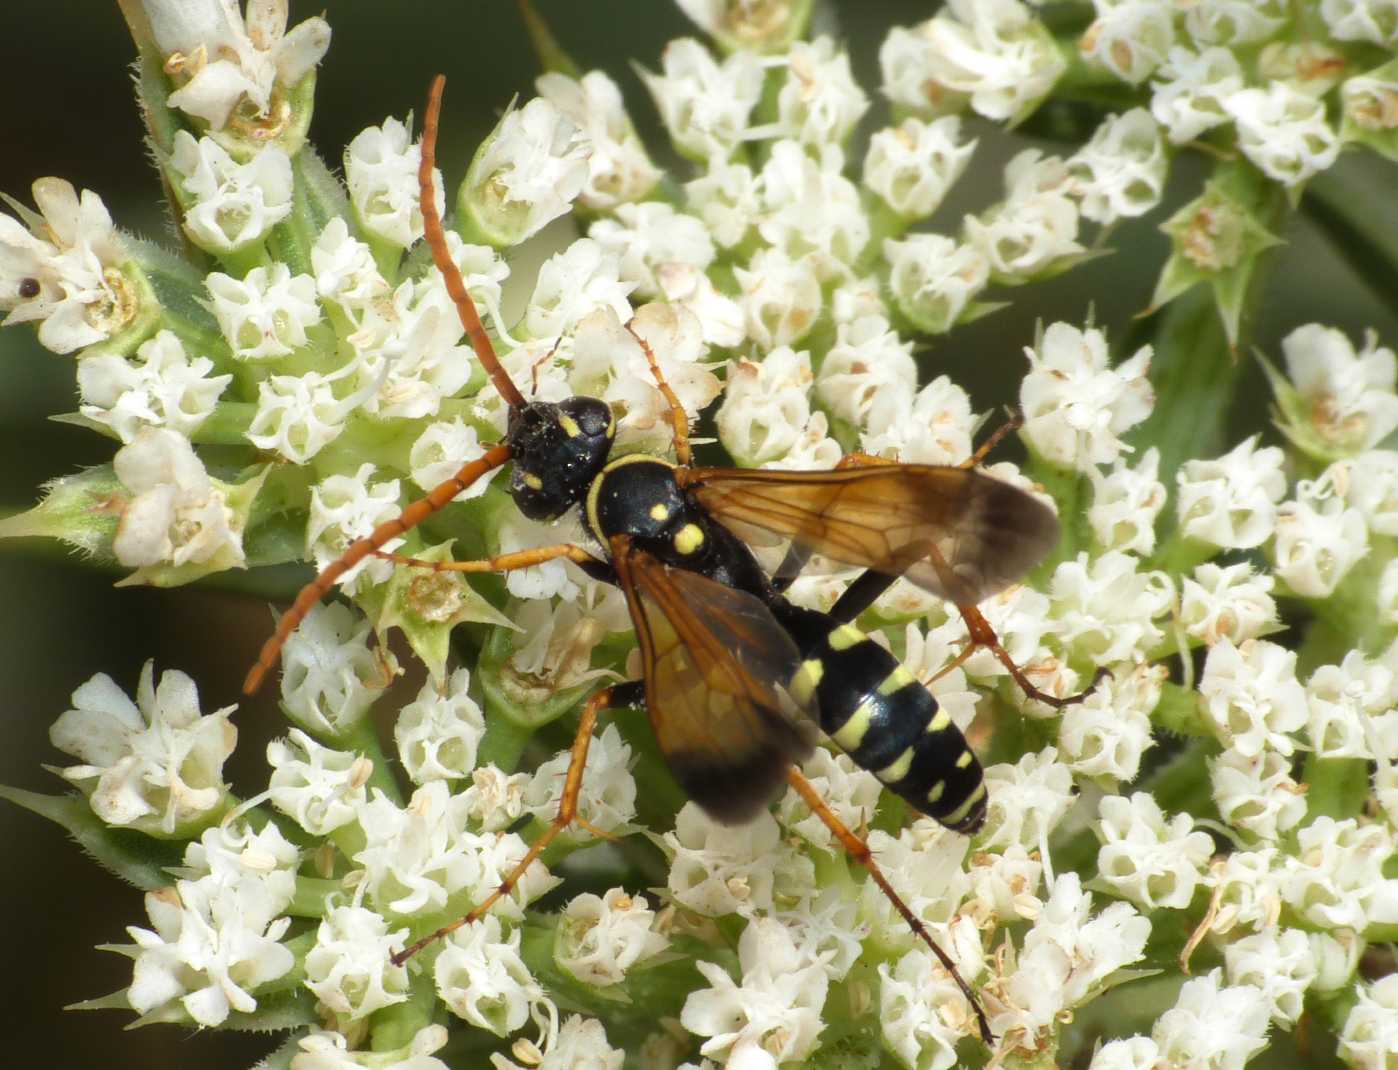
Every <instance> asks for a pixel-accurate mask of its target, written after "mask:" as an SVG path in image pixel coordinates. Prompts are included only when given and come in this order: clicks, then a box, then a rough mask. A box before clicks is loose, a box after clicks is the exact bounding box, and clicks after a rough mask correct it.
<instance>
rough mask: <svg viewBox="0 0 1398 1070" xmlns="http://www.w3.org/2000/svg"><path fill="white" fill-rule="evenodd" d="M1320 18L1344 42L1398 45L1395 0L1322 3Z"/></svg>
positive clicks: (1339, 0) (1397, 19)
mask: <svg viewBox="0 0 1398 1070" xmlns="http://www.w3.org/2000/svg"><path fill="white" fill-rule="evenodd" d="M1320 17H1321V18H1322V19H1324V20H1325V24H1326V25H1327V26H1328V27H1329V28H1330V32H1331V33H1332V34H1334V35H1335V37H1336V38H1337V39H1338V40H1341V41H1372V42H1373V43H1374V44H1376V45H1388V46H1392V45H1393V44H1394V42H1395V41H1398V12H1395V10H1394V6H1393V0H1320Z"/></svg>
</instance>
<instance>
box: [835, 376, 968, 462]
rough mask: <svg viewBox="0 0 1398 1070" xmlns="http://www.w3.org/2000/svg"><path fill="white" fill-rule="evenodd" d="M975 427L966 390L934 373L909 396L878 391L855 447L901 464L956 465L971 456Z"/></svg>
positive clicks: (889, 391)
mask: <svg viewBox="0 0 1398 1070" xmlns="http://www.w3.org/2000/svg"><path fill="white" fill-rule="evenodd" d="M832 352H833V350H832ZM826 359H827V361H828V360H829V356H828V355H827V358H826ZM824 370H825V364H822V365H821V371H822V372H823V371H824ZM978 423H979V421H978V419H977V417H976V414H975V413H973V412H972V411H971V399H970V397H969V396H968V395H967V393H966V391H965V390H963V389H962V388H961V387H960V386H958V385H957V384H956V383H954V382H952V381H951V379H950V378H949V377H947V376H945V375H939V376H937V378H935V379H933V380H932V381H931V382H930V383H928V384H927V385H926V386H924V387H923V388H922V389H921V390H919V391H918V392H917V393H916V394H913V395H912V396H909V395H908V394H907V393H906V391H898V392H895V391H894V390H892V389H886V390H883V391H881V392H880V393H879V394H878V395H877V396H876V397H875V399H874V403H873V405H872V406H871V408H870V410H869V415H868V419H867V420H866V421H864V424H865V426H866V427H867V428H868V430H865V431H863V432H861V434H860V436H859V445H860V448H861V449H862V450H863V451H864V452H865V453H871V454H875V455H877V456H879V457H888V458H890V459H892V460H896V461H898V462H900V463H902V464H960V463H961V462H962V461H965V460H966V459H967V458H968V457H970V456H971V435H972V434H973V433H974V432H975V429H976V426H977V424H978Z"/></svg>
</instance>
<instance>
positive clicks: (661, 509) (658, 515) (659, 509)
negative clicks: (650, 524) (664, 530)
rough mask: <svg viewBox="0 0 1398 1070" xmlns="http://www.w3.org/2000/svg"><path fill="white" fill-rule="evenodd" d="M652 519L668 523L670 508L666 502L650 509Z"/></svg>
mask: <svg viewBox="0 0 1398 1070" xmlns="http://www.w3.org/2000/svg"><path fill="white" fill-rule="evenodd" d="M650 518H651V519H652V520H659V521H662V522H663V521H666V520H669V519H670V507H669V506H668V505H666V504H665V503H664V502H656V503H655V504H654V505H652V506H651V507H650Z"/></svg>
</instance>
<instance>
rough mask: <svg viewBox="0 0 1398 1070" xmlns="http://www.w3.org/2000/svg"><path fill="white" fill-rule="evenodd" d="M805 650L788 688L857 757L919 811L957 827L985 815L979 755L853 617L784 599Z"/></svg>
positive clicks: (788, 620)
mask: <svg viewBox="0 0 1398 1070" xmlns="http://www.w3.org/2000/svg"><path fill="white" fill-rule="evenodd" d="M778 616H779V618H780V619H782V622H783V623H784V624H786V625H787V627H788V628H790V629H791V631H792V634H793V635H794V636H795V637H796V639H797V644H798V646H799V648H800V650H801V657H802V662H801V667H800V668H799V669H798V670H797V672H796V675H795V676H794V677H793V678H792V680H791V684H790V688H789V690H790V691H791V693H792V697H794V698H795V699H796V700H797V701H798V702H800V703H802V704H803V705H805V706H807V707H809V708H812V709H814V710H815V711H816V713H817V714H818V716H819V718H820V727H821V730H822V731H824V732H825V734H826V735H828V736H829V737H830V738H831V740H833V741H834V743H835V745H836V746H838V747H839V748H840V749H841V750H843V751H844V752H845V753H846V754H848V755H849V756H850V757H851V758H852V759H853V760H854V761H855V762H856V763H858V764H859V765H860V766H862V767H863V768H865V769H867V770H869V771H870V772H871V773H873V774H874V775H875V776H877V777H878V778H879V779H880V780H881V781H883V783H884V786H885V787H887V788H888V789H889V790H890V791H892V792H895V793H896V794H898V795H900V796H901V797H902V798H903V799H905V800H907V802H908V803H909V805H911V806H912V807H913V808H914V809H916V810H918V811H919V812H920V813H924V814H927V815H928V816H929V817H932V818H935V819H936V820H937V821H940V822H941V823H942V824H944V825H946V826H947V827H948V828H951V829H954V830H955V831H957V832H963V833H967V834H970V833H973V832H975V831H976V830H977V829H979V828H980V827H981V825H982V824H983V823H984V821H985V811H986V791H985V781H984V778H983V777H982V775H981V765H980V762H978V761H977V760H976V756H975V755H974V754H973V753H972V752H971V749H970V747H968V746H967V744H966V738H965V737H964V736H963V735H962V734H961V730H960V729H959V728H957V727H956V725H955V724H953V723H952V720H951V717H950V716H949V715H948V714H947V712H946V711H945V710H943V709H941V708H940V707H939V706H938V705H937V700H936V699H935V698H933V697H932V695H931V693H930V692H929V691H928V690H927V688H925V687H924V686H923V685H922V684H921V683H920V682H919V681H918V679H917V678H916V677H915V676H913V674H912V673H910V672H909V671H908V670H907V669H905V668H904V667H903V666H902V665H900V664H899V663H898V661H897V660H896V659H895V658H894V657H893V655H892V654H890V653H889V652H888V651H887V650H885V649H884V648H883V647H881V646H879V645H878V644H877V643H875V642H874V641H873V640H872V639H870V638H869V637H868V636H867V635H865V634H864V633H863V632H862V631H860V630H859V629H858V628H856V627H854V626H853V625H851V624H838V625H834V624H833V622H831V620H830V618H829V617H826V616H825V615H824V614H821V613H815V612H813V611H810V610H800V609H796V608H795V607H787V608H786V610H785V612H780V613H779V614H778Z"/></svg>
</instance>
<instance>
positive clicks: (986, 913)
mask: <svg viewBox="0 0 1398 1070" xmlns="http://www.w3.org/2000/svg"><path fill="white" fill-rule="evenodd" d="M967 872H968V874H969V876H970V878H971V893H970V896H969V898H968V900H967V902H966V903H965V905H964V907H963V908H962V913H964V914H966V915H968V916H970V917H971V918H973V919H974V920H975V921H976V923H977V924H979V925H983V926H984V925H986V924H988V923H991V922H1014V921H1029V920H1032V919H1034V918H1036V917H1038V916H1039V912H1040V910H1042V909H1043V902H1042V901H1041V900H1040V899H1039V895H1038V892H1039V885H1040V884H1041V883H1042V881H1043V879H1044V865H1043V863H1042V862H1041V861H1040V860H1039V858H1038V855H1037V854H1034V855H1031V854H1030V853H1029V852H1028V851H1026V850H1025V849H1024V848H1023V847H1020V846H1019V845H1018V844H1016V845H1014V846H1013V847H1007V848H1006V849H1005V850H1004V852H1002V853H999V854H996V853H991V852H978V853H976V854H973V855H972V856H971V860H970V867H969V869H968V870H967Z"/></svg>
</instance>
